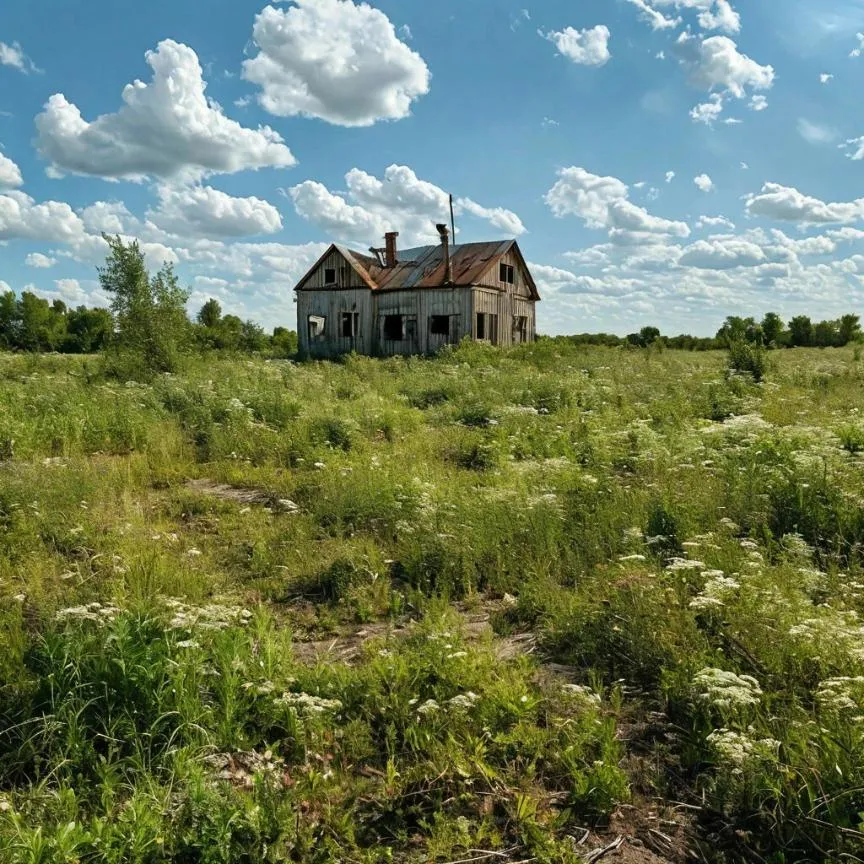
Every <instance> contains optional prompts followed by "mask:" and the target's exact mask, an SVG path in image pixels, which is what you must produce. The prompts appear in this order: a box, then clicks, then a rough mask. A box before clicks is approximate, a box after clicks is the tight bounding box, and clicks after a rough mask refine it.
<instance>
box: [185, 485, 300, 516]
mask: <svg viewBox="0 0 864 864" xmlns="http://www.w3.org/2000/svg"><path fill="white" fill-rule="evenodd" d="M186 488H187V489H188V490H190V491H191V492H197V493H198V494H199V495H206V496H208V497H210V498H218V499H219V500H220V501H233V502H235V503H236V504H259V505H261V506H263V507H273V508H278V509H279V510H282V511H285V512H286V513H293V512H296V511H298V510H299V509H300V508H299V507H298V506H297V505H296V504H295V503H294V502H293V501H291V500H289V499H288V498H279V497H278V496H277V495H274V494H272V493H270V492H267V491H265V490H264V489H254V488H248V487H242V486H229V485H227V484H226V483H214V482H213V481H212V480H207V479H206V478H205V479H200V480H189V481H187V483H186Z"/></svg>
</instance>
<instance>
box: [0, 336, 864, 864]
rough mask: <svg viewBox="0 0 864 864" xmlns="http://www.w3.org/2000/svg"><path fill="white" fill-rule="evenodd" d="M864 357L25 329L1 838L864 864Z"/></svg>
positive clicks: (0, 516) (6, 444)
mask: <svg viewBox="0 0 864 864" xmlns="http://www.w3.org/2000/svg"><path fill="white" fill-rule="evenodd" d="M862 383H864V361H862V360H861V358H860V354H859V351H858V349H853V348H849V349H843V350H825V351H816V350H813V351H807V350H794V351H783V352H774V353H773V354H772V355H771V368H770V369H769V371H768V374H767V375H766V377H765V380H764V381H763V382H762V383H761V384H755V383H753V382H752V380H750V379H748V378H746V377H739V376H730V375H728V374H727V371H726V359H725V356H724V355H722V354H720V353H704V354H689V353H683V352H672V351H665V352H663V351H659V350H647V351H646V350H633V351H627V350H621V349H577V348H568V347H566V346H563V345H560V344H554V343H551V342H545V343H541V344H539V345H537V346H533V347H530V348H523V349H514V350H512V351H510V352H504V353H502V352H499V351H496V350H494V349H490V348H485V347H481V346H477V345H465V346H463V347H461V348H459V349H458V350H456V351H454V352H452V353H450V354H447V355H445V356H442V357H440V358H438V359H435V360H424V359H413V360H409V361H404V360H386V361H381V360H371V359H365V358H349V359H347V360H346V361H345V362H344V363H340V364H317V363H309V364H294V363H291V362H287V361H284V362H283V361H271V362H267V361H263V360H261V361H258V360H247V359H236V360H230V359H218V358H206V359H204V358H199V359H197V360H195V361H194V362H193V365H192V367H191V368H190V369H189V370H188V372H186V373H184V374H183V375H182V376H176V377H175V376H162V377H160V378H158V379H157V380H155V381H154V382H153V383H151V384H146V385H144V384H135V383H127V384H121V383H116V382H112V381H106V380H105V379H104V378H102V377H100V376H99V375H98V365H97V361H96V360H95V359H94V358H89V359H88V358H84V359H82V358H72V357H66V358H61V357H56V356H45V357H38V356H12V355H0V861H2V862H4V864H5V862H9V864H37V862H38V864H48V862H50V864H54V862H57V864H60V862H64V864H65V862H75V861H79V862H87V864H90V862H99V864H121V862H123V864H126V862H134V864H158V862H166V864H167V862H183V864H192V862H196V864H197V862H201V864H211V862H212V864H217V862H219V864H247V862H248V864H258V862H282V861H304V862H322V864H323V862H330V861H340V862H370V864H371V862H389V861H396V862H426V861H436V862H455V861H460V862H461V861H471V862H478V864H485V862H504V861H520V862H527V861H538V862H577V861H591V860H596V857H597V854H598V852H599V851H600V850H603V849H606V850H607V851H606V854H605V856H604V858H603V860H604V861H615V860H618V861H629V862H646V864H647V862H659V861H675V862H677V861H686V860H702V861H707V862H732V861H770V862H801V861H841V860H844V861H856V860H861V859H862V858H864V824H862V823H864V812H862V811H864V746H862V742H864V622H862V620H861V615H862V613H864V574H862V572H861V569H862V553H864V546H862V544H864V506H862V505H864V497H862V496H864V455H862V454H864V417H862V416H861V410H862V409H864V390H862ZM619 838H621V841H622V842H621V843H620V844H619V845H617V846H615V845H614V844H615V843H616V842H617V841H618V840H619ZM610 847H611V848H610Z"/></svg>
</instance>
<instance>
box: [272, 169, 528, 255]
mask: <svg viewBox="0 0 864 864" xmlns="http://www.w3.org/2000/svg"><path fill="white" fill-rule="evenodd" d="M345 183H346V187H347V193H346V194H344V195H342V194H338V193H336V192H332V191H331V190H329V189H328V188H327V187H326V186H324V184H322V183H319V182H317V181H314V180H307V181H305V182H303V183H300V184H298V185H297V186H294V187H292V188H291V189H289V190H288V192H287V194H288V196H289V197H290V198H291V200H292V201H293V202H294V209H295V210H296V211H297V213H298V214H299V215H300V216H302V217H303V218H304V219H306V220H308V221H310V222H312V223H313V224H315V225H317V226H318V227H319V228H321V229H322V230H323V231H324V232H326V233H327V235H328V236H330V237H332V238H334V239H336V240H343V241H346V242H352V243H362V244H365V245H368V244H369V243H370V242H378V240H379V238H380V237H381V236H382V235H383V234H384V232H385V231H398V232H399V234H400V241H401V242H402V243H403V244H409V245H413V244H416V243H427V242H436V241H437V239H438V234H437V232H436V231H435V224H436V223H438V222H445V223H446V222H448V221H449V212H450V196H449V195H448V194H447V193H446V192H445V191H444V190H443V189H441V188H440V187H438V186H436V185H435V184H434V183H430V182H429V181H427V180H422V179H421V178H419V177H418V176H417V175H416V173H415V172H414V171H413V170H412V169H411V168H409V167H408V166H407V165H390V166H389V167H388V168H387V169H386V170H385V171H384V177H383V179H382V178H379V177H375V176H374V175H372V174H369V173H367V172H366V171H361V170H360V169H359V168H353V169H352V170H351V171H349V172H348V173H347V174H346V175H345ZM455 210H456V212H457V214H459V215H465V214H467V215H470V216H473V217H476V218H478V219H481V220H483V221H485V222H487V223H488V224H489V225H491V226H492V227H493V228H496V229H497V230H498V231H501V232H504V233H505V234H507V235H510V236H517V235H520V234H523V233H524V232H525V226H524V225H523V224H522V220H521V219H520V218H519V217H518V216H517V215H516V214H515V213H513V212H512V211H511V210H506V209H504V208H503V207H486V206H484V205H482V204H478V203H477V202H475V201H473V200H471V199H470V198H459V199H457V200H456V202H455Z"/></svg>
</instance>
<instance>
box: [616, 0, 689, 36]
mask: <svg viewBox="0 0 864 864" xmlns="http://www.w3.org/2000/svg"><path fill="white" fill-rule="evenodd" d="M628 2H629V3H632V4H633V5H634V6H635V7H636V8H637V9H639V11H640V13H641V14H640V16H639V17H640V18H641V19H642V20H643V21H646V22H647V23H648V24H650V25H651V29H652V30H671V29H673V28H675V27H677V26H678V25H679V24H680V23H681V18H667V17H666V16H665V15H664V14H663V13H662V12H660V11H659V10H658V9H655V8H654V7H653V6H651V5H650V4H649V3H647V2H646V0H628Z"/></svg>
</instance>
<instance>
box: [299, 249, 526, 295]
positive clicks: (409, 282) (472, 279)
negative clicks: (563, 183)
mask: <svg viewBox="0 0 864 864" xmlns="http://www.w3.org/2000/svg"><path fill="white" fill-rule="evenodd" d="M334 250H335V251H338V252H339V254H340V255H341V256H342V257H343V258H344V259H345V260H346V262H347V263H348V264H350V265H351V267H352V268H353V269H354V271H355V272H356V273H357V275H358V276H359V277H360V278H361V279H362V280H363V282H364V283H365V284H366V285H367V286H368V287H369V289H370V290H372V291H404V290H407V289H414V288H443V287H445V282H444V280H445V278H446V264H445V262H444V250H443V247H442V246H441V245H440V244H434V245H431V246H417V247H415V248H413V249H400V250H399V252H398V255H397V257H398V262H397V264H396V266H395V267H382V266H381V265H380V263H379V262H378V260H377V259H376V258H373V257H372V256H371V255H364V254H362V253H360V252H354V251H353V250H351V249H348V248H347V247H346V246H340V245H338V244H335V243H334V244H333V245H332V246H330V248H329V249H328V250H327V251H326V252H325V253H324V254H323V255H322V256H321V258H319V259H318V261H317V262H316V263H315V265H314V266H313V267H312V268H311V269H310V270H309V272H308V273H307V274H306V275H305V276H304V277H303V278H302V279H301V280H300V282H299V283H298V284H297V287H296V288H295V289H294V290H295V291H300V290H302V289H303V288H304V287H305V285H306V283H307V282H308V281H309V279H310V277H311V276H312V274H313V273H314V272H315V271H316V270H317V269H318V268H319V267H320V266H321V264H322V263H323V262H324V259H325V258H327V256H328V255H330V254H331V253H332V252H333V251H334ZM511 250H512V251H515V253H516V255H517V257H518V258H519V261H520V263H521V264H522V268H523V270H524V272H525V274H526V276H527V283H528V287H529V289H530V291H531V297H532V298H533V299H534V300H539V299H540V295H539V294H538V292H537V285H536V284H535V282H534V279H533V277H532V276H531V271H530V270H529V269H528V265H527V264H526V263H525V259H524V258H523V257H522V252H521V251H520V249H519V246H518V244H517V243H516V241H515V240H496V241H492V242H487V243H461V244H457V245H454V246H451V247H450V264H451V267H452V269H453V282H452V283H451V284H452V285H454V286H462V287H465V286H469V285H476V284H477V283H478V282H479V280H480V278H481V277H482V276H483V274H484V273H485V272H486V271H487V270H488V269H489V268H490V267H492V266H494V264H495V263H497V261H498V260H499V259H501V258H502V257H503V256H504V255H506V254H507V253H508V252H510V251H511Z"/></svg>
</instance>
